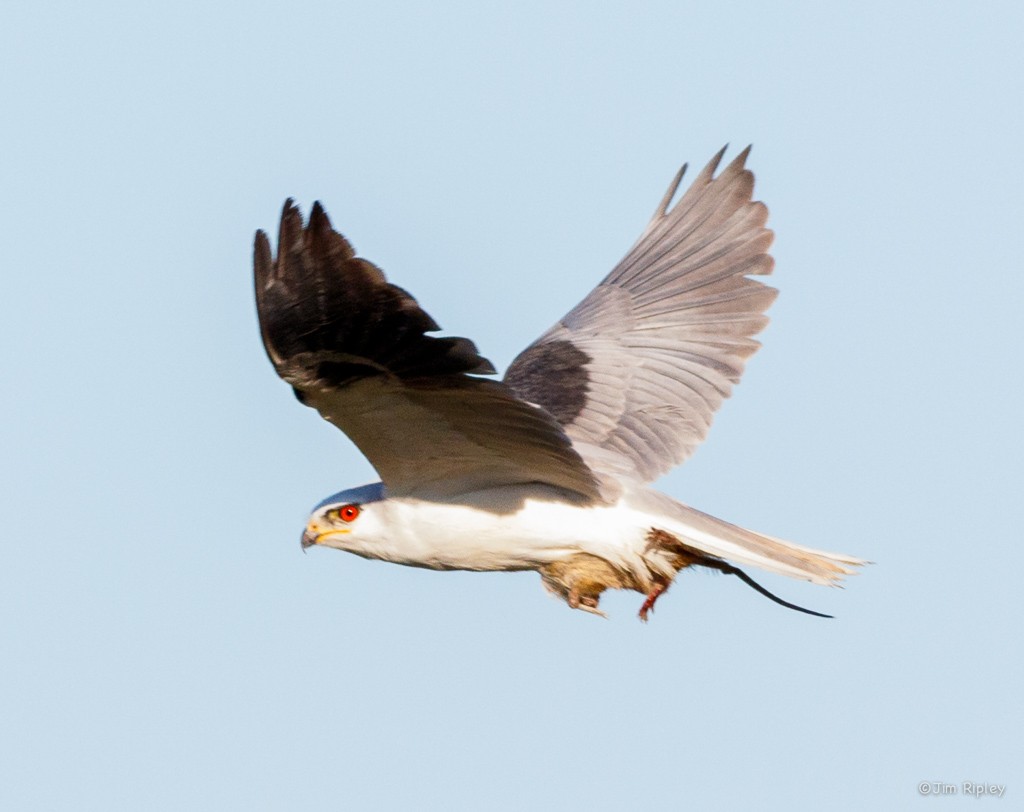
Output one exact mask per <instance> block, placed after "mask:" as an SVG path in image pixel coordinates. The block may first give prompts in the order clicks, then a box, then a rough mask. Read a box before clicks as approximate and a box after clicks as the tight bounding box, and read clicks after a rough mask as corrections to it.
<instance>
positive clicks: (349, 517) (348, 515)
mask: <svg viewBox="0 0 1024 812" xmlns="http://www.w3.org/2000/svg"><path fill="white" fill-rule="evenodd" d="M338 515H339V516H341V518H342V521H346V522H354V521H355V520H356V519H357V518H358V517H359V505H345V507H343V508H342V509H341V510H339V511H338Z"/></svg>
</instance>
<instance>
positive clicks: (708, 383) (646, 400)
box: [505, 147, 776, 481]
mask: <svg viewBox="0 0 1024 812" xmlns="http://www.w3.org/2000/svg"><path fill="white" fill-rule="evenodd" d="M749 151H750V148H749V147H748V148H747V149H745V150H743V152H741V153H740V154H739V155H738V156H737V157H736V158H735V159H734V160H733V161H732V162H731V163H730V164H729V165H728V166H726V167H725V169H723V170H722V171H721V172H720V173H719V174H718V175H717V176H716V175H715V173H716V171H717V170H718V166H719V164H720V163H721V160H722V156H723V155H724V153H725V149H724V148H723V149H722V150H721V151H720V152H719V153H718V154H717V155H715V156H714V157H713V158H712V159H711V161H709V162H708V164H707V166H705V167H704V169H703V170H701V172H700V173H699V174H698V175H697V177H696V178H695V179H694V180H693V182H692V183H691V184H690V186H689V188H688V189H687V190H686V191H685V192H684V193H683V195H682V196H681V197H680V198H679V200H678V201H677V202H676V204H675V205H674V206H671V208H670V204H671V202H672V200H673V198H675V196H676V192H677V191H678V189H679V185H680V183H681V181H682V178H683V175H684V173H685V171H686V166H684V167H683V168H682V169H681V170H680V171H679V173H678V174H677V175H676V176H675V178H674V179H673V181H672V183H671V184H670V185H669V188H668V191H667V192H666V194H665V196H664V197H663V198H662V200H661V202H660V204H659V205H658V208H657V209H656V210H655V214H654V217H653V218H652V220H651V222H650V223H649V224H648V226H647V228H646V229H645V230H644V232H643V234H641V235H640V238H639V239H638V240H637V242H636V244H635V245H634V246H633V247H632V248H631V249H630V250H629V252H628V253H627V254H626V256H625V257H624V258H623V259H622V261H621V262H619V264H618V265H616V266H615V268H614V269H613V270H612V271H611V273H609V274H608V276H607V277H606V278H605V279H604V281H602V282H601V284H600V285H598V286H597V288H595V289H594V290H593V291H592V292H591V293H590V294H589V295H588V296H587V297H586V298H584V299H583V301H582V302H580V303H579V304H578V305H577V306H576V307H574V308H573V309H572V310H571V311H570V312H569V313H568V314H566V316H565V317H564V318H562V320H561V321H559V322H558V323H557V324H556V325H555V326H554V327H552V328H551V329H550V330H549V331H548V332H547V333H545V334H544V335H543V336H541V337H540V338H539V339H538V340H537V341H536V342H534V343H533V344H532V345H530V346H529V347H528V348H527V349H526V350H524V351H523V352H522V353H520V355H519V356H518V357H517V358H516V359H515V360H514V361H513V362H512V364H511V366H510V367H509V369H508V372H506V374H505V382H506V383H507V384H508V385H509V386H510V387H511V388H512V389H513V390H514V391H515V392H516V393H517V394H518V395H519V396H520V397H521V398H523V399H524V400H528V401H531V402H533V403H537V404H539V405H541V406H543V407H544V408H546V409H547V410H548V411H550V412H551V413H552V414H554V415H555V416H556V417H558V418H559V419H560V420H561V421H562V423H563V425H564V426H565V429H566V433H567V434H568V435H569V436H570V437H571V438H572V439H573V441H574V442H575V443H576V446H577V447H578V448H579V449H580V450H581V452H582V453H583V454H584V457H585V458H586V459H587V460H588V461H590V462H591V464H592V466H593V467H595V468H597V469H599V470H604V471H611V470H615V471H616V473H619V474H623V473H625V474H626V475H628V476H631V477H632V478H634V479H636V480H639V481H648V480H650V479H654V478H655V477H657V476H659V475H661V474H663V473H664V472H665V471H667V470H668V469H669V468H671V467H672V466H674V465H677V464H678V463H680V462H682V461H683V460H685V459H686V458H687V457H689V456H690V455H691V454H692V453H693V451H694V450H695V449H696V447H697V445H699V444H700V443H701V442H702V441H703V439H704V438H705V436H706V435H707V432H708V429H709V428H710V426H711V422H712V419H713V416H714V413H715V411H716V410H717V409H718V408H719V406H721V404H722V401H723V400H724V399H725V398H727V397H729V395H730V394H731V392H732V387H733V386H734V385H735V384H736V383H738V382H739V379H740V376H741V375H742V373H743V368H744V364H745V362H746V360H747V359H748V358H749V357H750V356H751V355H753V354H754V352H756V351H757V349H758V348H759V347H760V344H759V343H758V342H757V341H756V340H755V339H754V338H753V336H754V335H756V334H757V333H759V332H760V331H761V330H762V329H763V328H764V326H765V325H766V324H767V323H768V318H767V317H766V316H765V315H764V311H765V310H767V308H768V307H769V306H770V305H771V303H772V301H774V299H775V296H776V291H775V290H774V289H773V288H770V287H768V286H766V285H764V284H762V283H761V282H759V281H757V280H755V279H752V278H751V277H752V276H762V275H766V274H770V273H771V271H772V268H773V260H772V258H771V256H770V255H769V254H768V249H769V247H770V246H771V242H772V238H773V235H772V232H771V231H770V230H769V229H768V228H767V227H766V226H765V224H766V222H767V219H768V209H767V208H766V207H765V205H764V204H763V203H760V202H757V201H754V200H752V199H751V197H752V195H753V190H754V176H753V174H752V173H751V172H750V171H749V170H748V169H746V159H747V156H748V154H749ZM554 345H558V346H560V347H563V349H562V351H561V355H562V357H563V358H566V359H573V360H574V365H571V366H570V367H566V366H565V365H564V364H563V366H562V368H560V369H558V370H556V369H554V368H553V367H552V364H551V363H550V352H549V348H550V347H552V346H554ZM553 382H557V383H553ZM567 404H572V408H568V407H567ZM608 452H611V453H612V454H613V455H614V456H612V457H609V454H608Z"/></svg>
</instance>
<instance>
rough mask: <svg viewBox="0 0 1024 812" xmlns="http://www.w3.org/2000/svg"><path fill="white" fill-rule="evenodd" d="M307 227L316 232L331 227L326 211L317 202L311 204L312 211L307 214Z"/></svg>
mask: <svg viewBox="0 0 1024 812" xmlns="http://www.w3.org/2000/svg"><path fill="white" fill-rule="evenodd" d="M309 227H310V229H313V230H316V231H321V230H324V229H330V227H331V218H330V217H328V216H327V210H326V209H325V208H324V207H323V204H322V203H321V202H320V201H319V200H317V201H315V202H314V203H313V209H312V210H311V211H310V213H309Z"/></svg>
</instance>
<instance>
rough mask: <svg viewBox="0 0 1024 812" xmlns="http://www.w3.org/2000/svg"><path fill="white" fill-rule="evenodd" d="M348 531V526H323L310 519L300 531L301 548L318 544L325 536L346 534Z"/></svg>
mask: <svg viewBox="0 0 1024 812" xmlns="http://www.w3.org/2000/svg"><path fill="white" fill-rule="evenodd" d="M348 533H349V530H348V528H344V527H343V528H338V527H325V526H324V525H322V524H321V523H320V522H318V521H312V522H310V523H309V524H308V525H306V529H305V530H304V531H303V533H302V542H301V543H302V549H303V550H305V549H306V548H307V547H312V546H313V545H314V544H319V543H320V542H321V541H323V540H324V539H325V538H329V537H331V536H345V535H348Z"/></svg>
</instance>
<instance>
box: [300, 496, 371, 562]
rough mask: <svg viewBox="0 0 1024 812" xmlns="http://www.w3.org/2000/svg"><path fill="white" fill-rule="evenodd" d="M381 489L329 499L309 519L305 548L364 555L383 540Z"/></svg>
mask: <svg viewBox="0 0 1024 812" xmlns="http://www.w3.org/2000/svg"><path fill="white" fill-rule="evenodd" d="M380 504H381V489H380V486H379V485H366V486H363V487H361V488H351V489H350V490H347V491H342V492H341V493H336V494H334V495H333V496H329V497H327V499H325V500H324V501H323V502H321V503H320V504H319V505H317V506H316V507H315V508H314V509H313V512H312V513H311V514H310V516H309V521H308V522H307V523H306V529H305V531H303V533H302V548H303V550H305V549H306V548H307V547H312V546H313V545H314V544H316V545H320V546H322V547H335V548H337V549H339V550H348V551H350V552H356V553H358V552H360V548H361V547H362V546H363V545H364V544H366V543H367V542H372V541H373V540H375V539H377V538H379V537H380V535H381V533H382V531H383V524H382V520H381V519H382V517H381V515H380V511H379V510H377V508H379V507H380Z"/></svg>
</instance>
